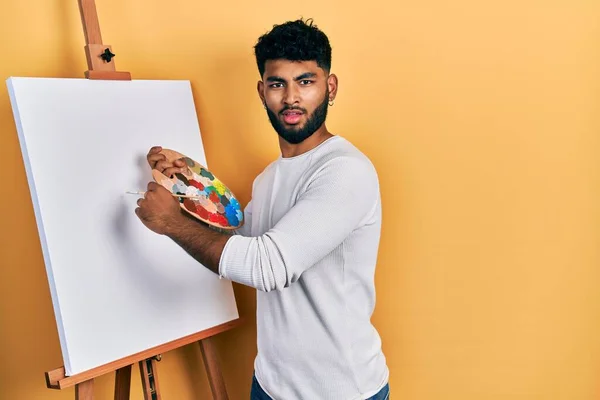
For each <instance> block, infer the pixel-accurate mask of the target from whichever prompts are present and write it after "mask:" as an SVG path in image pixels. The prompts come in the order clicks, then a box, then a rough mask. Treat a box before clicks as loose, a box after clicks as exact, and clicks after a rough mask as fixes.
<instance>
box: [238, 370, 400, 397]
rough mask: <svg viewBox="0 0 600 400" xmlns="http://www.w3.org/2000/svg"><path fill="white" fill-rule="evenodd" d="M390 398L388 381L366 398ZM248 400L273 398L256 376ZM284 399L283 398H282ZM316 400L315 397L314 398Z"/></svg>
mask: <svg viewBox="0 0 600 400" xmlns="http://www.w3.org/2000/svg"><path fill="white" fill-rule="evenodd" d="M389 398H390V384H389V383H388V384H387V385H385V386H384V387H383V389H381V390H380V391H379V393H377V394H376V395H375V396H372V397H369V398H368V399H366V400H389ZM250 400H273V399H271V398H270V397H269V395H268V394H266V393H265V391H264V390H263V389H262V388H261V387H260V385H259V384H258V381H257V380H256V376H253V377H252V390H251V391H250ZM282 400H285V399H282ZM315 400H317V399H315Z"/></svg>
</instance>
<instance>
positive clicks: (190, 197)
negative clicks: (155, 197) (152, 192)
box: [126, 191, 200, 200]
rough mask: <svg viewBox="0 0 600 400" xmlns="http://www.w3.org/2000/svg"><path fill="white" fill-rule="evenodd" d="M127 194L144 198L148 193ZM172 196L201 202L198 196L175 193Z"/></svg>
mask: <svg viewBox="0 0 600 400" xmlns="http://www.w3.org/2000/svg"><path fill="white" fill-rule="evenodd" d="M126 193H127V194H138V195H140V196H143V195H145V194H146V192H130V191H128V192H126ZM171 194H172V195H173V196H174V197H182V198H184V199H194V200H200V197H198V196H188V195H185V194H175V193H171Z"/></svg>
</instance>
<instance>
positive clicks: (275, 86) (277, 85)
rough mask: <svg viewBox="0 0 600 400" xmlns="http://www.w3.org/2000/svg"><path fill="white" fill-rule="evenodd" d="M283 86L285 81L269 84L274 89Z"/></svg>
mask: <svg viewBox="0 0 600 400" xmlns="http://www.w3.org/2000/svg"><path fill="white" fill-rule="evenodd" d="M281 86H283V83H281V82H277V83H273V84H271V85H269V87H270V88H273V89H275V88H278V87H281Z"/></svg>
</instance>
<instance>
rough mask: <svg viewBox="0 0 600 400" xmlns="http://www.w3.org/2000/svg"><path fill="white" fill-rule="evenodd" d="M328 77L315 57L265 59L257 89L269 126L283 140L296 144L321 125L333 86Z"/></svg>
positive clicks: (333, 83)
mask: <svg viewBox="0 0 600 400" xmlns="http://www.w3.org/2000/svg"><path fill="white" fill-rule="evenodd" d="M332 78H333V76H330V77H328V76H326V74H325V71H324V70H323V69H321V68H319V66H318V65H317V63H316V62H315V61H289V60H269V61H267V62H266V64H265V73H264V76H263V80H262V81H260V82H259V84H258V91H259V95H260V96H261V99H262V101H263V102H264V104H265V105H266V108H267V115H268V116H269V120H270V121H271V124H272V125H273V128H274V129H275V131H277V133H278V134H279V136H281V137H282V138H283V139H284V140H285V141H287V142H288V143H292V144H298V143H300V142H302V141H304V140H305V139H306V138H308V137H310V136H311V135H312V134H313V133H314V132H315V131H316V130H317V129H319V128H320V127H321V125H323V123H324V122H325V119H326V117H327V106H328V102H329V96H330V93H331V91H332V90H335V82H334V79H332Z"/></svg>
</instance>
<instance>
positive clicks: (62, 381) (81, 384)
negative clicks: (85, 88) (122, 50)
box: [46, 0, 241, 400]
mask: <svg viewBox="0 0 600 400" xmlns="http://www.w3.org/2000/svg"><path fill="white" fill-rule="evenodd" d="M78 2H79V11H80V13H81V21H82V24H83V32H84V36H85V43H86V45H85V54H86V59H87V65H88V70H87V71H86V72H85V77H86V78H87V79H103V80H131V74H130V73H129V72H122V71H117V70H116V68H115V63H114V61H113V58H114V57H115V54H113V53H112V48H111V46H108V45H104V44H102V36H101V34H100V23H99V21H98V13H97V11H96V4H95V2H94V0H78ZM240 324H241V320H240V319H236V320H233V321H230V322H227V323H224V324H221V325H218V326H215V327H213V328H210V329H207V330H205V331H202V332H197V333H195V334H192V335H189V336H186V337H183V338H180V339H177V340H174V341H172V342H169V343H165V344H162V345H160V346H156V347H154V348H151V349H147V350H144V351H142V352H139V353H137V354H134V355H132V356H129V357H125V358H123V359H120V360H116V361H113V362H111V363H109V364H106V365H102V366H100V367H97V368H94V369H91V370H89V371H85V372H82V373H80V374H76V375H72V376H66V375H65V368H64V367H61V368H57V369H55V370H52V371H47V372H46V386H47V387H48V388H49V389H65V388H70V387H73V386H75V400H93V399H94V378H96V377H99V376H101V375H104V374H107V373H112V372H115V374H116V375H115V392H114V393H115V397H114V398H115V400H129V395H130V386H131V367H132V365H133V364H135V363H137V364H138V366H139V368H140V376H141V379H142V388H143V391H144V400H161V395H160V386H159V384H158V375H157V365H156V364H157V362H158V361H160V358H161V354H162V353H166V352H168V351H171V350H174V349H177V348H179V347H182V346H185V345H188V344H191V343H194V342H198V343H199V345H200V350H201V352H202V359H203V362H204V367H205V368H206V372H207V374H208V382H209V385H210V389H211V392H212V395H213V398H214V400H228V397H227V390H226V388H225V382H224V380H223V375H222V374H221V370H220V367H219V361H218V358H217V352H216V348H215V346H214V344H213V342H212V339H211V337H212V336H214V335H217V334H219V333H221V332H225V331H227V330H230V329H233V328H235V327H237V326H238V325H240ZM165 400H166V399H165Z"/></svg>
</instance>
